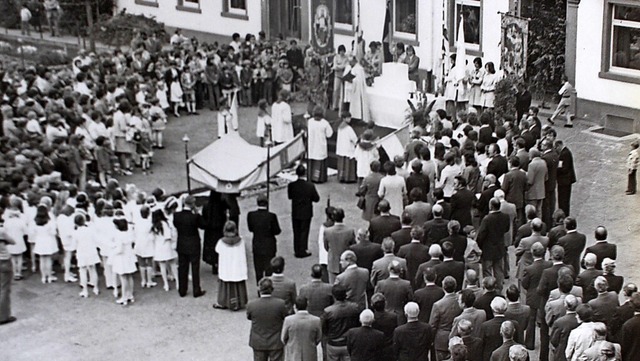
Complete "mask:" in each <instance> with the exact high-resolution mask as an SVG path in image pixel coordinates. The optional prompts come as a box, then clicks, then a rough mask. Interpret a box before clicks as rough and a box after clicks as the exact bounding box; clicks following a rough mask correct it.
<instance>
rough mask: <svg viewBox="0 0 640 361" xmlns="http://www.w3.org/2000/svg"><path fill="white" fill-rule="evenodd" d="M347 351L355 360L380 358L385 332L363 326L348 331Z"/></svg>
mask: <svg viewBox="0 0 640 361" xmlns="http://www.w3.org/2000/svg"><path fill="white" fill-rule="evenodd" d="M346 337H347V352H349V356H350V357H351V360H353V361H376V360H380V358H379V356H380V352H381V351H382V348H383V347H384V333H383V332H382V331H378V330H376V329H374V328H372V327H368V326H362V327H357V328H352V329H350V330H349V331H347V334H346Z"/></svg>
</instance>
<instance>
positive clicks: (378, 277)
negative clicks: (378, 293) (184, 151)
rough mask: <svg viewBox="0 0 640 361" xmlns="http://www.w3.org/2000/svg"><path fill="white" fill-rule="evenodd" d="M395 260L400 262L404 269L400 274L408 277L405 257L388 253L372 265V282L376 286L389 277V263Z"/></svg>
mask: <svg viewBox="0 0 640 361" xmlns="http://www.w3.org/2000/svg"><path fill="white" fill-rule="evenodd" d="M393 261H397V262H398V263H400V267H401V268H402V270H403V272H402V274H401V275H400V276H401V277H403V278H405V279H406V277H407V276H406V273H407V261H406V260H405V259H404V258H400V257H397V256H394V255H393V254H391V253H387V254H385V255H384V256H383V257H382V258H380V259H377V260H375V261H373V266H371V284H372V285H373V286H374V287H375V285H376V284H377V283H378V282H380V281H382V280H386V279H387V278H389V265H390V264H391V262H393Z"/></svg>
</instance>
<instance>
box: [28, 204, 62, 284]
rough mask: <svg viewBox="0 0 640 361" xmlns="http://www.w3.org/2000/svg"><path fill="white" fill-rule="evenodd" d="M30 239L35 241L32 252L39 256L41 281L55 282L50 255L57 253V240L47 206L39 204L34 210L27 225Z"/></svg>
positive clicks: (54, 225) (54, 224)
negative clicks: (33, 215)
mask: <svg viewBox="0 0 640 361" xmlns="http://www.w3.org/2000/svg"><path fill="white" fill-rule="evenodd" d="M29 230H30V231H31V234H30V235H29V238H30V239H33V242H34V243H35V248H34V253H35V254H37V255H38V256H39V257H40V275H41V277H42V283H51V282H55V281H57V280H58V279H57V278H56V277H55V276H53V273H52V272H51V271H52V266H53V260H52V256H53V255H54V254H56V253H58V241H57V239H56V223H55V221H54V220H52V219H51V217H50V216H49V208H48V207H47V206H46V205H44V204H40V205H39V206H38V208H37V210H36V217H35V218H34V220H33V222H32V223H31V225H30V226H29Z"/></svg>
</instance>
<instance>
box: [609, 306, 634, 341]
mask: <svg viewBox="0 0 640 361" xmlns="http://www.w3.org/2000/svg"><path fill="white" fill-rule="evenodd" d="M633 312H634V309H633V305H632V304H631V302H629V301H627V302H625V303H623V304H622V305H621V306H620V307H618V308H616V312H614V314H613V317H612V318H611V321H610V322H609V335H610V337H611V340H612V341H613V342H618V343H619V342H620V331H621V330H622V325H624V323H625V322H627V321H628V320H630V319H631V317H633Z"/></svg>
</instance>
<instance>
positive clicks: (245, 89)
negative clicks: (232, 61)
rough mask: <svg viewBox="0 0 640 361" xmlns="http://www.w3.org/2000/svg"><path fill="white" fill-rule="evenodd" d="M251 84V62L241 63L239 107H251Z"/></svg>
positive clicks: (244, 61)
mask: <svg viewBox="0 0 640 361" xmlns="http://www.w3.org/2000/svg"><path fill="white" fill-rule="evenodd" d="M252 82H253V71H252V70H251V60H243V61H242V69H241V70H240V84H241V88H240V99H239V100H240V105H242V106H245V107H248V106H251V105H253V104H252V102H251V85H252Z"/></svg>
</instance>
